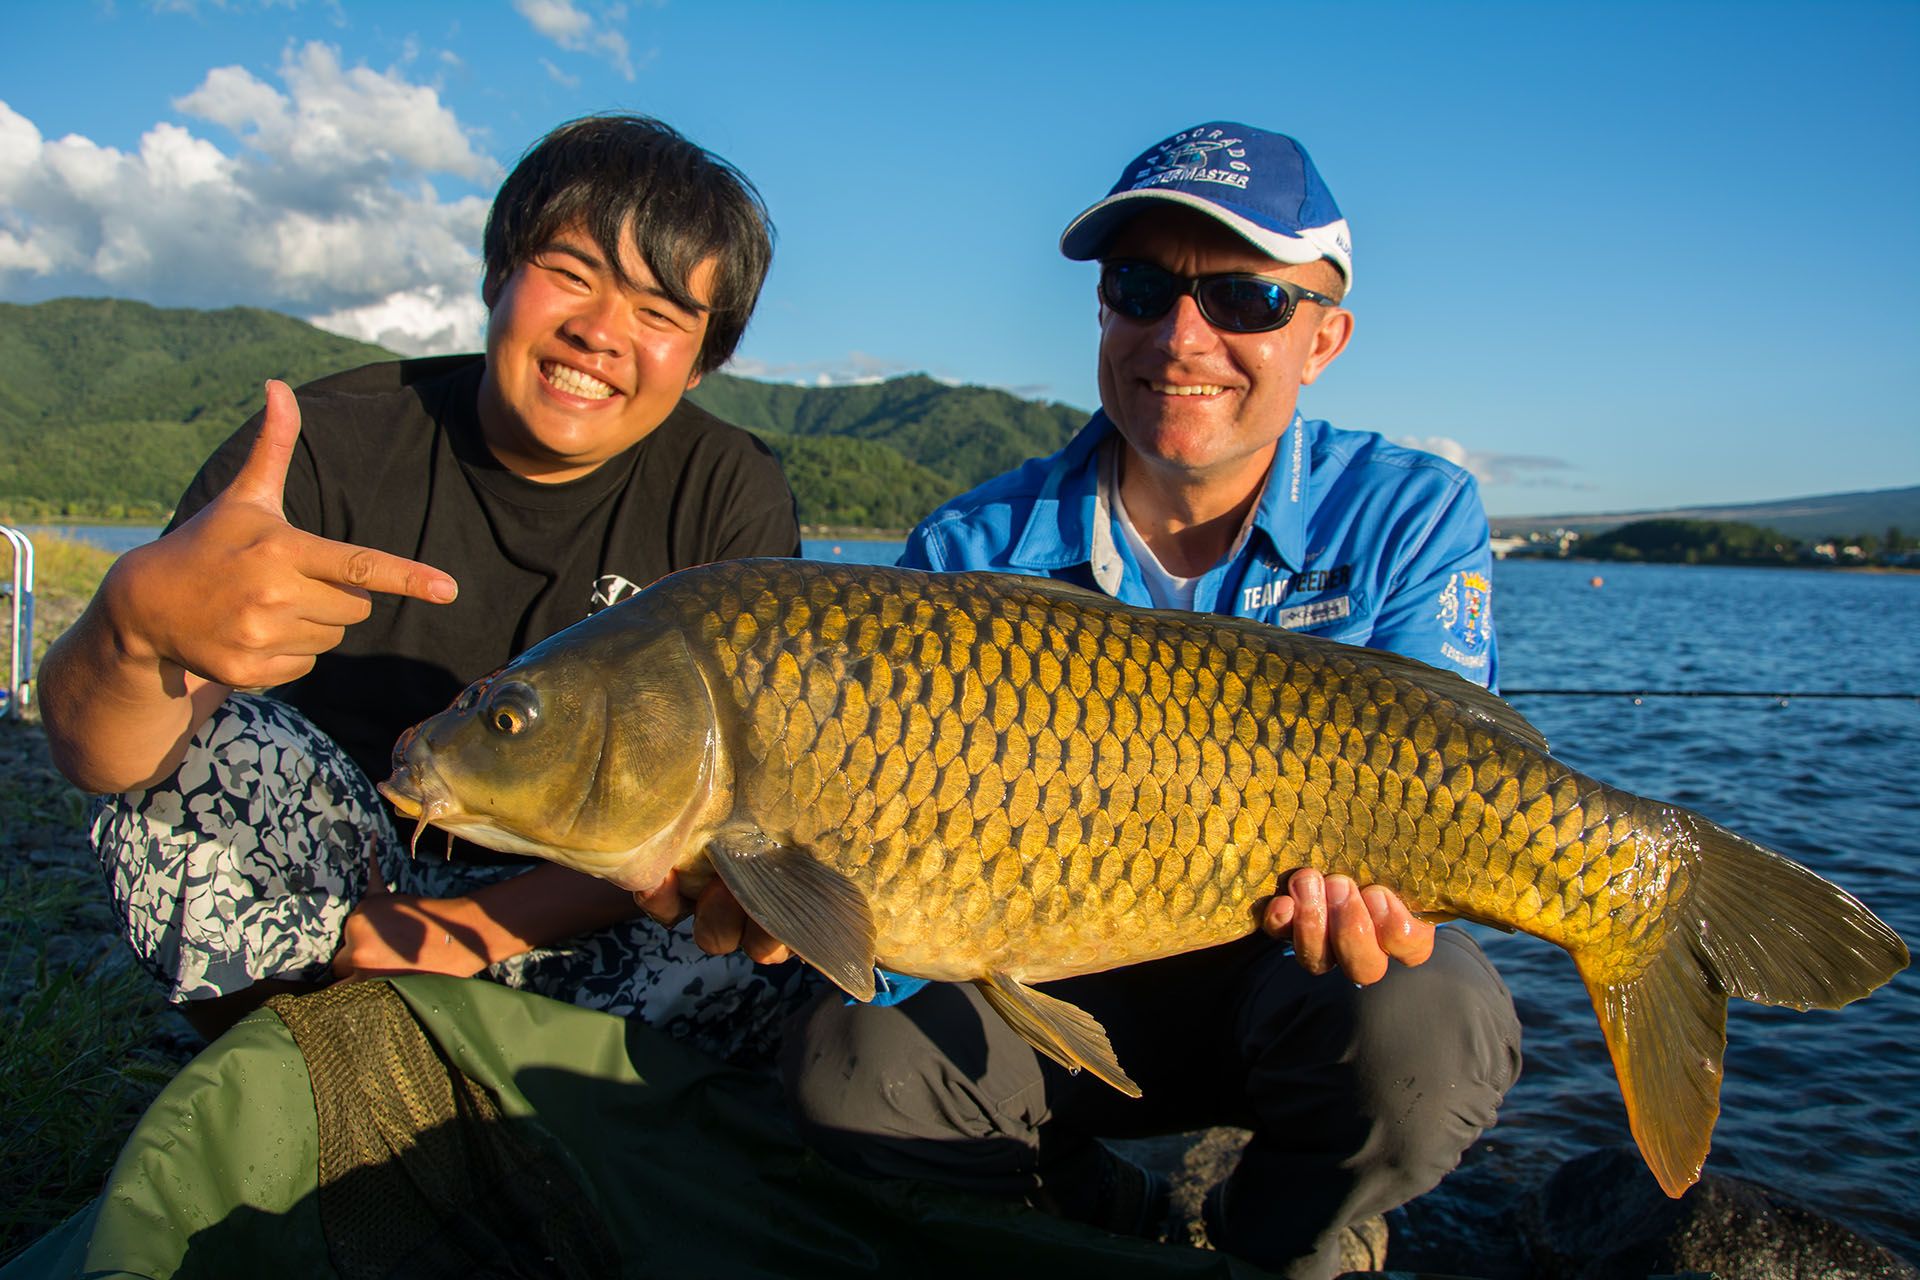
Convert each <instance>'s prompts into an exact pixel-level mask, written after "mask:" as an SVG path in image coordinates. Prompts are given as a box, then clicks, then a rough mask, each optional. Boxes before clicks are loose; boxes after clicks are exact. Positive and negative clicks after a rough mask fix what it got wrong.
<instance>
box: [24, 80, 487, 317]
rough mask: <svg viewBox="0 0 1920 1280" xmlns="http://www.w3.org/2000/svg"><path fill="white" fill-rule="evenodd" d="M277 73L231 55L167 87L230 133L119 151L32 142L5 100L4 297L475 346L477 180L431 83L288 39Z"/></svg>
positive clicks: (187, 110)
mask: <svg viewBox="0 0 1920 1280" xmlns="http://www.w3.org/2000/svg"><path fill="white" fill-rule="evenodd" d="M279 78H280V80H281V82H282V84H283V85H284V88H281V87H276V86H274V85H272V84H269V83H267V82H265V81H262V80H260V79H259V78H257V77H255V76H254V75H253V74H251V73H250V72H248V71H246V70H244V69H242V68H240V67H220V68H216V69H214V70H212V71H209V72H208V73H207V75H206V76H205V78H204V79H203V80H202V81H201V83H200V84H199V85H198V86H197V87H195V88H194V89H193V90H192V91H191V92H189V93H187V94H185V95H184V96H182V97H181V98H179V99H178V100H177V101H176V102H175V104H174V105H175V106H176V107H177V108H178V109H179V110H180V111H181V112H182V113H183V114H184V115H186V116H188V117H190V118H192V119H194V120H198V121H201V122H206V123H210V124H212V125H215V126H218V127H219V128H220V129H223V130H225V131H226V132H227V133H229V134H231V135H232V137H233V138H234V139H236V140H237V143H236V144H235V145H233V146H231V147H230V148H228V149H225V150H223V149H222V147H221V146H220V145H217V144H216V143H215V142H213V141H211V140H209V139H208V138H206V137H202V136H199V135H198V134H196V133H195V132H194V131H193V129H192V128H191V127H189V126H188V125H185V124H180V123H175V122H171V121H162V122H159V123H156V124H155V125H153V126H152V127H151V128H149V129H148V130H147V132H146V133H145V134H144V135H143V136H142V137H141V139H140V142H139V145H138V147H137V148H136V149H135V150H133V151H131V152H126V151H121V150H118V149H116V148H113V147H107V146H102V145H100V144H98V143H96V142H94V141H92V140H91V139H88V138H84V137H81V136H78V135H68V136H66V137H62V138H57V139H51V140H49V139H47V138H44V137H43V136H42V134H41V132H40V130H39V128H38V127H36V126H35V125H34V123H33V122H32V121H30V120H28V119H27V118H26V117H24V116H22V115H20V114H19V113H18V112H16V111H14V110H13V109H12V108H11V107H9V106H8V105H7V104H6V103H5V102H0V296H5V297H19V296H23V294H31V295H33V296H38V297H49V296H54V295H55V294H57V293H62V292H65V293H75V292H79V293H103V292H104V293H108V294H113V295H116V296H121V297H135V298H141V299H144V300H147V301H151V302H155V303H159V304H161V305H168V306H230V305H235V304H250V305H257V306H265V307H272V308H275V309H278V310H283V311H291V312H294V313H296V314H302V315H310V316H318V317H324V318H325V319H326V320H327V321H328V322H329V327H335V328H338V329H339V330H340V331H342V332H350V333H354V334H356V336H365V337H372V338H374V339H375V340H377V341H380V342H383V343H385V344H387V345H389V346H392V347H395V348H397V349H400V350H403V351H423V350H446V349H450V348H452V347H472V346H474V345H476V344H477V343H478V342H479V340H480V336H481V332H480V331H481V319H480V317H481V315H482V309H481V308H480V305H479V302H478V297H477V290H478V278H479V256H480V255H479V244H480V231H481V228H482V225H483V224H484V222H485V218H486V209H487V200H486V198H484V197H482V196H480V195H477V194H465V195H459V196H455V197H452V198H447V199H443V198H442V197H441V196H440V195H439V194H438V192H437V191H436V190H435V186H434V183H435V182H436V181H452V182H453V183H454V185H455V186H457V187H468V186H469V184H472V185H474V186H486V187H490V186H491V185H492V183H493V182H494V181H496V180H497V178H498V177H499V174H500V170H499V166H498V165H496V164H495V163H494V161H493V160H492V159H491V158H489V157H488V156H486V155H485V154H484V153H482V152H480V151H478V150H476V149H475V148H474V146H473V144H472V142H471V140H470V139H469V138H468V136H467V133H466V131H465V130H463V129H462V128H461V126H460V123H459V121H458V120H457V119H456V118H455V117H454V115H453V113H452V111H450V110H449V109H448V108H447V107H446V106H444V105H443V104H442V103H441V102H440V101H439V98H438V95H437V94H436V93H435V92H434V90H433V89H431V88H429V87H427V86H424V85H420V84H415V83H412V82H410V81H408V80H407V79H406V78H405V76H404V75H403V74H401V73H400V72H397V71H387V72H378V71H374V70H372V69H370V68H367V67H363V66H362V67H343V66H342V65H341V62H340V57H339V53H338V52H337V51H336V50H334V49H333V48H331V47H329V46H327V45H324V44H319V43H312V44H308V45H305V46H304V47H299V48H292V47H290V48H289V49H288V51H287V53H286V55H285V57H284V59H283V60H282V63H281V67H280V72H279Z"/></svg>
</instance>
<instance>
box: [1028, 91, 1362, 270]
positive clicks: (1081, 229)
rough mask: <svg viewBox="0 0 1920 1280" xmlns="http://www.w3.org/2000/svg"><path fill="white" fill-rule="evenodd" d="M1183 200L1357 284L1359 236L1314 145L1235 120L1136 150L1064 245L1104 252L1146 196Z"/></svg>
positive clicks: (1286, 258) (1250, 237)
mask: <svg viewBox="0 0 1920 1280" xmlns="http://www.w3.org/2000/svg"><path fill="white" fill-rule="evenodd" d="M1149 200H1158V201H1165V202H1168V203H1171V204H1179V205H1185V206H1186V207H1187V208H1189V209H1194V210H1197V211H1199V212H1200V213H1204V214H1206V215H1207V216H1208V217H1210V218H1213V219H1215V220H1217V221H1219V222H1222V223H1224V224H1226V225H1227V226H1228V227H1229V228H1231V229H1232V230H1233V231H1235V232H1237V233H1238V234H1239V235H1240V237H1241V238H1242V239H1244V240H1246V241H1247V242H1248V243H1249V244H1251V245H1253V247H1254V248H1256V249H1258V250H1260V252H1262V253H1264V254H1266V255H1267V256H1268V257H1269V258H1272V259H1274V260H1275V261H1276V262H1290V263H1302V262H1318V261H1319V260H1320V259H1322V258H1329V259H1331V260H1332V261H1333V265H1334V266H1336V267H1338V268H1340V274H1341V275H1343V276H1345V277H1346V279H1347V287H1348V288H1349V289H1351V288H1352V287H1353V236H1352V233H1351V232H1350V231H1349V230H1348V228H1347V220H1346V219H1345V218H1343V217H1341V216H1340V206H1339V205H1337V204H1335V203H1334V202H1333V193H1332V192H1331V191H1328V190H1327V184H1326V183H1325V182H1323V181H1321V179H1320V171H1319V170H1317V169H1315V168H1314V167H1313V161H1312V159H1310V158H1309V157H1308V155H1307V149H1306V148H1305V147H1303V146H1301V145H1300V144H1299V143H1298V142H1295V141H1294V140H1293V139H1292V138H1289V137H1287V136H1286V135H1285V134H1283V133H1268V132H1267V131H1266V130H1264V129H1255V128H1252V127H1251V126H1248V125H1244V124H1234V123H1233V122H1232V121H1228V120H1216V121H1213V122H1212V123H1210V124H1201V125H1195V126H1194V127H1193V128H1191V129H1184V130H1182V131H1181V132H1179V133H1176V134H1174V135H1173V136H1172V137H1171V138H1168V139H1166V140H1165V141H1163V142H1156V143H1155V144H1154V145H1152V146H1151V147H1148V148H1147V149H1146V150H1145V151H1143V152H1141V153H1140V154H1139V155H1138V156H1136V157H1135V158H1134V160H1133V162H1132V163H1131V164H1129V165H1128V166H1127V167H1126V169H1125V170H1123V171H1122V172H1121V174H1120V181H1118V182H1116V183H1114V184H1113V189H1112V190H1111V191H1109V192H1107V197H1106V199H1104V200H1102V201H1100V203H1098V204H1096V205H1094V206H1093V207H1092V208H1091V209H1088V210H1087V211H1086V212H1085V213H1083V214H1081V215H1080V216H1079V217H1077V218H1075V219H1074V220H1073V221H1072V222H1070V223H1068V224H1067V229H1066V230H1065V231H1064V232H1062V233H1061V235H1060V252H1061V253H1064V254H1065V255H1066V256H1067V257H1069V258H1072V259H1074V260H1075V261H1077V262H1087V261H1091V260H1092V259H1094V258H1098V257H1099V256H1100V251H1101V249H1102V248H1103V247H1104V246H1105V244H1106V241H1107V237H1108V236H1110V235H1112V234H1113V231H1114V229H1115V228H1116V227H1118V226H1119V225H1120V224H1121V223H1122V222H1125V221H1126V220H1127V219H1128V218H1131V217H1132V216H1133V215H1134V214H1136V213H1139V212H1140V211H1141V209H1142V208H1143V204H1142V202H1143V201H1149Z"/></svg>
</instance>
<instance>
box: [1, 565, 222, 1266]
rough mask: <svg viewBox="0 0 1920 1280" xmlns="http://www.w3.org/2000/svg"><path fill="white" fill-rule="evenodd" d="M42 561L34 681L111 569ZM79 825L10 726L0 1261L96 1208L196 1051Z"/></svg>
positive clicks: (57, 781)
mask: <svg viewBox="0 0 1920 1280" xmlns="http://www.w3.org/2000/svg"><path fill="white" fill-rule="evenodd" d="M34 549H35V578H36V590H35V609H36V613H37V614H38V618H37V621H36V624H35V628H34V631H35V634H34V646H33V648H34V665H35V669H36V670H37V669H38V666H39V659H40V657H41V656H42V655H43V654H44V653H45V652H46V648H47V645H48V644H50V643H51V642H52V640H53V638H54V637H55V636H57V635H59V634H60V632H62V631H64V630H65V629H66V628H67V627H68V626H69V625H71V624H72V622H73V620H74V619H75V618H76V617H78V616H79V614H80V610H81V609H82V608H83V607H84V606H85V604H86V602H87V600H88V599H89V598H90V597H91V596H92V594H93V590H94V587H95V586H96V585H97V584H98V583H99V581H100V578H101V575H103V574H104V573H105V572H106V570H107V566H108V565H110V564H111V563H112V560H113V557H112V556H110V555H109V554H107V553H106V552H104V551H101V550H99V549H98V548H96V547H92V546H89V545H87V544H84V543H78V542H67V541H63V540H60V539H52V538H49V539H36V541H35V548H34ZM3 625H4V624H0V626H3ZM85 821H86V798H85V796H83V795H82V794H81V793H80V792H79V791H77V790H76V789H75V788H74V787H73V786H72V785H71V784H69V783H68V782H67V781H66V780H65V779H64V778H62V777H61V776H60V775H59V773H58V772H56V771H55V770H54V768H53V765H52V762H51V761H50V760H49V759H48V756H47V748H46V736H45V735H44V734H43V733H42V732H41V729H40V726H39V724H38V723H37V721H36V719H35V718H34V715H33V713H32V711H31V710H29V713H28V716H27V718H26V719H24V720H16V719H7V720H0V1261H4V1260H5V1259H7V1258H9V1257H12V1256H13V1255H14V1254H15V1253H17V1252H18V1251H19V1250H20V1249H22V1248H24V1247H25V1246H26V1245H28V1244H30V1243H32V1242H33V1241H34V1240H35V1239H37V1238H38V1237H39V1236H40V1235H42V1234H43V1233H44V1232H46V1231H47V1230H48V1229H49V1228H51V1227H53V1226H54V1225H56V1224H58V1223H59V1222H60V1221H61V1220H62V1219H64V1218H66V1217H67V1216H68V1215H69V1214H71V1213H73V1212H74V1211H75V1210H76V1209H79V1208H80V1207H81V1206H82V1205H84V1204H86V1202H87V1201H88V1200H90V1199H92V1198H93V1196H94V1195H95V1194H96V1193H97V1192H98V1191H99V1189H100V1185H101V1183H102V1182H103V1180H104V1179H105V1177H106V1174H107V1170H108V1169H109V1167H111V1165H112V1163H113V1159H114V1157H115V1155H117V1154H118V1152H119V1149H120V1145H121V1143H122V1142H123V1141H124V1140H125V1138H126V1135H127V1132H128V1131H129V1130H130V1129H131V1128H132V1127H133V1123H134V1121H135V1120H136V1119H137V1118H138V1117H139V1115H140V1113H141V1112H142V1111H144V1110H145V1109H146V1106H147V1104H148V1103H149V1102H150V1101H151V1100H152V1098H153V1096H154V1095H155V1094H156V1093H158V1092H159V1090H160V1088H161V1086H162V1085H164V1084H165V1083H166V1082H167V1081H168V1080H169V1079H171V1078H172V1076H173V1074H174V1072H175V1071H176V1070H178V1069H179V1066H180V1064H181V1062H182V1061H183V1060H184V1058H185V1056H186V1055H187V1053H188V1051H189V1050H190V1047H191V1043H192V1041H191V1037H190V1035H188V1034H185V1033H184V1028H185V1024H184V1023H183V1022H182V1021H181V1020H180V1018H179V1017H178V1016H177V1015H175V1014H172V1013H169V1012H167V1011H166V1010H165V1009H164V1008H163V1006H162V1005H161V1003H160V1001H159V999H158V994H157V991H156V989H155V987H154V985H153V982H152V980H151V979H149V978H148V977H146V975H144V974H143V973H141V972H139V970H138V969H137V968H136V966H135V965H134V964H133V961H132V956H131V955H130V954H129V953H128V951H127V949H126V947H125V945H124V944H122V943H121V942H120V941H119V940H118V938H117V937H115V936H114V932H113V918H112V913H111V911H110V909H109V906H108V902H107V892H106V888H105V886H104V885H103V884H102V883H101V878H100V874H99V872H98V870H97V869H96V868H95V866H94V863H93V859H92V855H91V853H90V852H89V851H88V849H87V845H86V834H85Z"/></svg>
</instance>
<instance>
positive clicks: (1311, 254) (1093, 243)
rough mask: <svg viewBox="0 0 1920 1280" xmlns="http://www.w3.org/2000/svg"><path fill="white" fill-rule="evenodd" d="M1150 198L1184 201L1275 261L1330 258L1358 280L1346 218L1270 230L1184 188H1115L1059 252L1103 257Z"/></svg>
mask: <svg viewBox="0 0 1920 1280" xmlns="http://www.w3.org/2000/svg"><path fill="white" fill-rule="evenodd" d="M1145 200H1151V201H1155V202H1157V203H1160V204H1176V205H1181V206H1183V207H1185V208H1188V209H1192V210H1193V211H1194V212H1195V213H1201V214H1205V215H1206V216H1207V217H1209V218H1212V219H1213V220H1214V221H1215V222H1218V223H1220V224H1221V225H1222V226H1225V227H1227V228H1228V229H1229V230H1231V231H1232V232H1233V233H1234V234H1236V235H1238V236H1239V237H1240V238H1241V239H1243V240H1245V241H1246V242H1247V243H1248V244H1250V245H1252V246H1253V247H1254V248H1256V249H1258V250H1259V251H1260V252H1261V253H1264V254H1266V255H1267V256H1268V257H1269V258H1272V259H1273V260H1274V261H1275V262H1285V263H1289V264H1292V265H1295V266H1298V265H1300V264H1302V263H1307V262H1318V261H1320V259H1322V258H1329V259H1331V260H1332V261H1333V264H1334V266H1336V267H1338V268H1339V269H1340V274H1341V275H1343V276H1345V277H1346V278H1347V284H1348V286H1349V287H1351V286H1352V284H1353V263H1352V261H1351V259H1350V258H1349V257H1348V256H1347V254H1346V253H1345V252H1344V251H1343V250H1341V248H1340V246H1339V243H1338V241H1337V239H1336V236H1337V235H1340V234H1342V233H1344V231H1345V226H1346V224H1345V223H1344V222H1340V223H1336V224H1334V225H1333V226H1330V227H1306V228H1303V229H1302V230H1301V231H1300V233H1299V234H1298V235H1288V234H1286V233H1285V232H1281V231H1272V230H1269V229H1268V228H1266V227H1263V226H1261V225H1260V224H1259V223H1257V222H1254V221H1253V220H1252V219H1249V218H1245V217H1242V216H1241V215H1239V214H1237V213H1235V212H1233V211H1232V210H1231V209H1227V208H1223V207H1222V206H1220V205H1218V204H1215V203H1214V202H1213V201H1211V200H1202V199H1201V198H1199V197H1198V196H1193V195H1188V194H1187V193H1186V192H1183V191H1164V190H1163V191H1120V192H1116V193H1115V194H1113V195H1110V196H1108V197H1107V198H1106V199H1104V200H1102V201H1101V202H1100V203H1098V204H1096V205H1094V206H1093V207H1092V208H1090V209H1088V210H1087V211H1086V212H1085V213H1083V214H1081V215H1080V216H1079V217H1077V218H1075V219H1074V220H1073V221H1072V222H1070V223H1068V224H1067V229H1066V230H1065V231H1063V232H1061V233H1060V252H1061V253H1063V254H1065V255H1066V256H1067V257H1069V258H1071V259H1073V260H1074V261H1075V262H1091V261H1092V260H1094V259H1095V258H1098V257H1099V256H1100V253H1101V250H1102V249H1103V248H1105V246H1106V242H1107V237H1109V236H1110V235H1112V234H1113V232H1114V230H1115V229H1116V228H1118V227H1119V225H1120V224H1121V223H1123V222H1125V221H1126V220H1127V219H1128V218H1131V217H1133V216H1134V215H1135V214H1137V213H1139V212H1140V208H1139V207H1138V206H1139V204H1140V202H1141V201H1145Z"/></svg>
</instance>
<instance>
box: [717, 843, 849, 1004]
mask: <svg viewBox="0 0 1920 1280" xmlns="http://www.w3.org/2000/svg"><path fill="white" fill-rule="evenodd" d="M707 856H708V858H709V859H710V860H711V861H712V863H713V869H714V870H715V871H717V872H719V873H720V879H721V880H723V881H725V882H726V886H727V888H729V889H731V890H733V896H734V897H735V898H737V899H739V902H740V906H741V907H742V908H743V909H744V910H745V911H746V913H747V914H748V915H750V916H752V917H753V918H754V920H755V921H756V922H757V923H758V924H759V925H760V927H761V928H763V929H765V930H766V931H767V932H768V933H770V934H772V935H773V936H774V937H776V938H778V939H779V940H780V941H782V942H784V943H786V944H787V945H788V946H789V947H792V948H793V949H794V951H795V952H796V953H798V954H799V956H800V958H801V959H803V960H805V961H806V962H807V963H808V964H810V965H812V966H813V967H814V968H816V969H818V970H819V971H820V972H821V973H824V974H826V975H827V977H828V978H830V979H832V980H833V982H834V984H835V985H836V986H838V987H839V988H840V989H841V990H842V991H845V992H846V993H847V994H848V995H850V996H852V997H853V998H854V999H856V1000H871V999H873V910H872V908H870V907H869V906H868V905H867V898H866V895H865V894H863V893H861V892H860V890H859V888H858V887H857V886H856V885H855V884H854V883H853V882H852V881H850V880H848V879H847V878H846V877H845V876H843V875H841V874H840V873H839V872H837V871H835V870H833V869H832V868H831V867H828V866H826V865H824V864H822V863H821V862H819V861H817V860H816V859H814V858H813V857H812V856H811V855H810V854H808V853H807V852H806V851H805V850H803V849H790V848H787V847H786V846H785V845H780V844H776V843H775V842H774V841H772V840H771V839H769V838H768V837H767V836H766V835H764V834H762V833H761V832H759V831H757V830H740V831H725V832H722V833H721V834H720V835H717V836H715V837H714V838H713V840H712V841H711V842H710V843H709V844H708V845H707Z"/></svg>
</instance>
